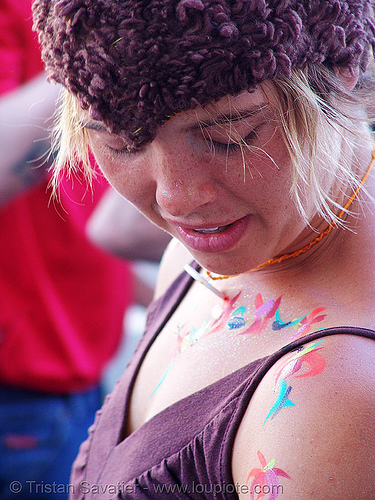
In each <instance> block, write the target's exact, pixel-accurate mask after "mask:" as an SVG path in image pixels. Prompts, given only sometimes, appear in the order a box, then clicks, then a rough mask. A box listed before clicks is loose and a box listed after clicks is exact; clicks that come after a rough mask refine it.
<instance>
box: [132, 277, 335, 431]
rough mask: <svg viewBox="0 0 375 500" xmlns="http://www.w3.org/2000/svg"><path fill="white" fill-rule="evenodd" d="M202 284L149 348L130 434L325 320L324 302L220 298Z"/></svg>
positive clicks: (237, 296)
mask: <svg viewBox="0 0 375 500" xmlns="http://www.w3.org/2000/svg"><path fill="white" fill-rule="evenodd" d="M202 288H203V287H197V288H196V289H195V290H194V289H193V290H191V292H190V293H189V294H188V295H187V296H186V297H185V298H184V300H183V301H182V303H181V304H180V306H179V307H178V309H177V310H176V312H175V314H174V315H173V316H172V318H171V319H170V321H169V322H168V323H167V325H166V326H165V328H164V329H163V330H162V331H161V332H160V333H159V335H158V337H157V338H156V340H155V341H154V343H153V344H152V346H151V347H150V349H149V351H148V353H147V355H146V357H145V359H144V362H143V363H142V366H141V368H140V371H139V373H138V376H137V378H136V381H135V384H134V387H133V391H132V397H131V401H130V412H129V415H128V429H127V431H128V432H131V431H133V430H134V429H135V428H138V427H139V426H140V425H142V424H143V423H144V422H145V421H147V420H149V419H150V418H152V417H153V416H155V415H156V414H157V413H159V412H161V411H162V410H164V409H165V408H167V407H168V406H170V405H172V404H173V403H175V402H176V401H179V400H181V399H183V398H185V397H187V396H189V395H190V394H193V393H195V392H197V391H199V390H200V389H203V388H204V387H207V386H208V385H210V384H213V383H214V382H216V381H218V380H220V379H222V378H224V377H225V376H227V375H229V374H231V373H233V372H234V371H236V370H238V369H240V368H241V367H243V366H245V365H248V364H249V363H251V362H253V361H255V360H257V359H260V358H263V357H265V356H267V355H269V354H271V353H272V352H275V351H276V350H278V349H280V348H281V347H282V346H284V345H286V344H287V343H289V342H290V341H291V340H293V339H294V338H298V337H300V336H302V335H305V334H308V333H310V332H311V331H314V330H315V329H317V327H318V326H320V325H318V323H320V324H321V325H322V326H323V324H324V320H325V318H326V314H325V309H324V307H323V306H322V307H316V308H312V309H311V306H310V308H307V307H306V308H305V309H303V308H301V309H302V310H301V311H297V310H293V308H291V307H290V306H288V304H285V306H284V307H283V301H282V297H281V296H280V295H275V296H271V295H269V294H263V295H262V294H260V293H253V292H252V293H245V292H236V291H231V292H230V294H229V298H228V299H226V300H220V299H217V298H216V297H215V296H212V294H210V293H209V292H206V290H205V289H202ZM296 309H297V308H296ZM306 309H307V310H306Z"/></svg>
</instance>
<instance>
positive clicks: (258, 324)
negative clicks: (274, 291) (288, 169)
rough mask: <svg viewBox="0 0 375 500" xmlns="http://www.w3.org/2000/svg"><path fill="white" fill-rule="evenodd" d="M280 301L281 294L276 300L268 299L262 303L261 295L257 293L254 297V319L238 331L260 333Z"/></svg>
mask: <svg viewBox="0 0 375 500" xmlns="http://www.w3.org/2000/svg"><path fill="white" fill-rule="evenodd" d="M280 302H281V296H280V297H279V298H277V299H276V300H269V301H268V302H266V303H264V302H263V297H262V295H261V294H260V293H258V294H257V295H256V297H255V299H254V305H255V308H256V312H255V319H254V320H253V322H252V323H251V325H250V326H249V327H248V328H246V329H245V330H243V331H242V332H240V335H247V334H258V333H261V332H262V331H263V330H264V329H265V328H266V327H267V324H268V322H269V320H270V319H271V318H272V317H273V316H274V315H275V313H276V311H277V309H278V308H279V306H280Z"/></svg>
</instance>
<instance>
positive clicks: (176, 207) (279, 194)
mask: <svg viewBox="0 0 375 500" xmlns="http://www.w3.org/2000/svg"><path fill="white" fill-rule="evenodd" d="M266 103H268V101H267V99H266V97H265V95H264V94H263V92H262V91H261V89H258V90H257V91H255V92H253V93H247V92H245V93H242V94H241V95H240V96H238V97H228V98H225V99H223V100H221V101H220V102H219V103H216V104H215V106H214V108H213V109H211V110H210V114H209V116H210V117H213V118H214V119H215V118H216V117H218V116H221V115H222V114H223V113H227V114H228V113H229V112H230V111H231V110H233V109H237V110H239V111H241V112H242V111H245V110H246V109H247V108H249V107H253V106H255V105H260V104H266ZM207 116H208V115H207V111H205V110H194V111H188V112H186V113H181V114H180V115H178V116H176V117H175V118H173V119H171V120H170V121H169V122H167V123H166V124H165V125H163V126H162V127H161V128H160V129H159V131H158V134H157V136H156V138H155V140H154V141H153V142H152V143H151V144H148V145H147V146H145V147H144V148H143V149H142V150H141V151H139V152H138V153H135V154H131V155H129V154H128V155H126V154H125V155H124V154H123V155H118V154H117V155H116V154H113V153H112V152H111V151H110V150H108V145H109V146H110V147H111V148H113V149H121V144H123V140H121V141H120V140H119V139H118V138H113V136H111V135H110V134H108V133H105V132H98V131H93V130H90V131H89V133H90V140H91V148H92V151H93V153H94V155H95V157H96V160H97V161H98V163H99V165H100V167H101V168H102V170H103V172H104V174H105V175H106V177H107V178H108V179H109V181H110V182H111V183H112V184H113V185H114V187H115V188H116V189H117V190H118V191H119V192H120V193H121V194H122V195H124V197H125V198H127V199H129V201H131V202H132V203H134V204H135V205H136V206H137V208H138V209H139V210H140V211H141V212H142V213H144V215H146V216H147V217H148V218H149V219H150V220H152V221H153V222H155V223H156V224H157V225H159V226H160V227H161V228H163V229H165V230H167V231H168V232H169V233H171V234H172V235H173V236H175V237H177V238H178V239H181V237H180V234H179V232H178V231H177V229H176V226H177V225H182V226H184V225H188V226H189V227H193V228H194V227H197V228H199V227H202V225H206V226H208V227H218V226H221V225H226V224H228V223H232V222H234V221H236V220H238V219H241V218H243V217H248V218H249V221H248V224H247V228H246V231H245V234H244V235H243V236H242V237H241V239H240V241H239V242H238V243H237V244H236V245H235V246H234V247H233V248H231V249H230V250H228V251H223V252H217V253H213V254H210V255H206V254H205V252H202V251H197V250H191V249H190V251H191V253H192V254H193V256H194V257H195V258H196V259H197V260H198V262H200V263H201V264H202V265H203V266H204V267H206V268H208V269H210V270H214V271H215V272H218V273H221V274H225V273H227V272H229V271H230V272H231V274H237V273H239V272H244V271H246V270H248V269H250V268H252V267H255V266H256V265H258V264H260V263H261V262H264V261H265V260H267V259H268V258H271V257H273V256H274V255H277V254H279V253H280V252H282V251H284V249H285V248H287V247H288V246H290V245H291V244H292V243H293V242H294V241H295V240H296V239H297V238H298V236H299V235H300V234H301V232H302V231H303V229H304V223H303V221H302V220H301V217H300V215H299V214H298V211H297V208H296V206H295V205H294V203H293V202H292V201H291V198H290V187H291V183H292V180H291V166H290V159H289V155H288V152H287V149H286V146H285V144H284V140H283V137H282V133H281V129H280V121H279V119H278V117H277V113H276V111H275V108H274V106H273V105H272V103H268V106H267V110H266V111H263V110H262V111H260V112H258V113H257V114H256V115H255V116H252V117H250V118H244V119H242V120H239V121H236V122H234V123H231V124H227V123H225V124H222V125H220V126H219V125H215V124H213V125H211V126H209V127H206V128H205V129H204V130H203V132H202V129H201V127H200V124H201V123H202V122H204V121H205V120H206V121H207ZM234 128H236V130H235V131H233V129H234ZM254 130H255V131H256V132H254V133H253V131H254ZM250 133H253V135H252V136H251V139H248V142H249V144H248V146H249V147H247V146H242V148H240V147H238V148H237V149H234V148H233V147H232V146H231V149H230V150H228V148H227V147H226V146H227V144H228V143H229V142H230V141H234V139H233V136H234V135H235V136H236V139H237V142H238V136H240V137H241V138H242V139H245V138H246V137H248V136H249V134H250ZM208 137H209V139H208ZM211 140H212V141H214V143H213V144H212V143H211V142H210V141H211ZM116 141H117V142H116ZM220 141H221V145H220V147H219V143H220ZM216 143H217V145H216Z"/></svg>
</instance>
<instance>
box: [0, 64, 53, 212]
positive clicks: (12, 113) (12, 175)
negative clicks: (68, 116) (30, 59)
mask: <svg viewBox="0 0 375 500" xmlns="http://www.w3.org/2000/svg"><path fill="white" fill-rule="evenodd" d="M58 92H59V87H58V86H56V85H51V84H49V83H48V82H47V81H46V79H45V75H44V74H42V75H40V76H38V77H36V78H34V79H33V80H31V81H30V82H29V83H27V84H25V85H23V86H21V87H19V88H18V89H16V90H14V91H12V92H9V93H6V94H4V95H3V96H2V97H1V98H0V205H1V204H4V203H6V202H8V201H9V200H10V199H12V197H14V196H15V195H17V194H18V193H21V192H22V191H24V190H25V189H27V188H28V187H30V186H32V185H33V184H35V183H36V182H38V181H40V180H41V179H42V178H44V177H45V174H46V168H47V166H48V162H47V161H46V159H47V154H48V151H49V148H50V141H49V132H48V127H49V126H50V123H49V120H50V119H51V118H52V115H53V113H54V110H55V106H56V100H57V97H58Z"/></svg>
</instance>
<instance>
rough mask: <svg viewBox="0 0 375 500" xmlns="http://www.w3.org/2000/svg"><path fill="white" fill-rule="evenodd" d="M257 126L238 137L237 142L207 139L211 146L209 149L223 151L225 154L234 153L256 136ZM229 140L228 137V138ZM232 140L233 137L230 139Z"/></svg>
mask: <svg viewBox="0 0 375 500" xmlns="http://www.w3.org/2000/svg"><path fill="white" fill-rule="evenodd" d="M256 130H257V128H255V129H254V130H252V131H251V132H250V134H248V135H247V136H246V137H244V138H242V139H239V140H238V141H237V142H219V141H214V140H213V139H209V144H210V146H211V149H212V150H213V151H214V152H218V153H225V154H231V153H232V154H234V153H237V152H239V151H241V149H242V148H243V147H244V146H245V147H246V146H248V145H249V143H250V142H251V141H252V140H253V139H254V138H256V137H257V132H256ZM229 140H230V138H229ZM232 140H233V139H232Z"/></svg>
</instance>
